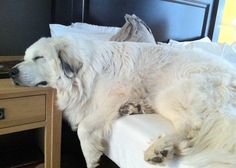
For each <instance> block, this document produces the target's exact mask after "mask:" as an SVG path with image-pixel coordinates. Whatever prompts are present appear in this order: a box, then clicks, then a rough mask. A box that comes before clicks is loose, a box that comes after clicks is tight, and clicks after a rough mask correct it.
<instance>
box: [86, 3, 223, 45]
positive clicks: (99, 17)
mask: <svg viewBox="0 0 236 168" xmlns="http://www.w3.org/2000/svg"><path fill="white" fill-rule="evenodd" d="M222 3H223V1H222V0H138V1H137V0H89V1H88V0H87V1H86V0H85V15H84V21H85V22H87V23H92V24H98V25H109V26H122V25H123V24H124V18H123V17H124V15H125V14H126V13H128V14H136V15H137V16H139V17H140V18H141V19H143V20H144V21H145V22H146V23H147V25H149V26H150V28H151V29H152V31H153V34H154V36H155V38H156V40H157V41H162V42H166V41H167V40H168V39H170V38H171V39H175V40H180V41H182V40H193V39H199V38H202V37H204V36H208V37H210V38H211V39H213V40H216V39H217V38H216V37H217V36H218V31H217V28H218V25H219V22H218V21H219V17H220V16H221V15H219V14H218V15H217V11H218V12H221V10H222V6H223V5H222ZM217 17H218V18H217Z"/></svg>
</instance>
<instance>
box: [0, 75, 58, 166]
mask: <svg viewBox="0 0 236 168" xmlns="http://www.w3.org/2000/svg"><path fill="white" fill-rule="evenodd" d="M55 94H56V92H55V90H53V89H51V88H35V87H21V86H14V85H13V84H12V82H11V80H10V79H0V135H4V134H10V133H15V132H20V131H25V130H31V129H36V128H41V130H42V141H43V143H42V146H43V152H44V167H45V168H59V167H60V149H61V112H59V111H58V110H57V109H56V106H55V102H54V101H55V99H56V98H55Z"/></svg>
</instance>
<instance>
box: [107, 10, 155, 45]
mask: <svg viewBox="0 0 236 168" xmlns="http://www.w3.org/2000/svg"><path fill="white" fill-rule="evenodd" d="M125 20H126V23H125V24H124V25H123V27H122V28H121V29H120V31H119V32H118V33H117V34H115V35H114V36H112V37H111V39H110V40H111V41H119V42H121V41H134V42H146V43H156V42H155V38H154V36H153V34H152V31H151V29H150V28H149V27H148V26H147V25H146V24H145V23H144V21H142V20H141V19H140V18H139V17H137V16H136V15H134V14H133V15H128V14H126V15H125Z"/></svg>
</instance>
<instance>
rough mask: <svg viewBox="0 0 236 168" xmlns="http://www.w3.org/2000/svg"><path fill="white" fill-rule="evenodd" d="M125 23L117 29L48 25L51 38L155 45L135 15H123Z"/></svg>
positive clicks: (148, 30) (148, 31)
mask: <svg viewBox="0 0 236 168" xmlns="http://www.w3.org/2000/svg"><path fill="white" fill-rule="evenodd" d="M125 20H126V23H125V24H124V25H123V26H122V28H119V27H107V26H98V25H92V24H88V23H79V22H77V23H72V24H71V25H69V26H65V25H60V24H50V25H49V27H50V32H51V36H52V37H55V36H71V37H73V38H84V39H90V40H104V41H108V40H110V41H119V42H121V41H133V42H147V43H156V42H155V39H154V36H153V34H152V31H151V29H150V28H149V27H148V26H147V25H146V24H145V23H144V21H142V20H141V19H140V18H139V17H137V16H136V15H128V14H126V15H125Z"/></svg>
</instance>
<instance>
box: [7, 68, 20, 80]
mask: <svg viewBox="0 0 236 168" xmlns="http://www.w3.org/2000/svg"><path fill="white" fill-rule="evenodd" d="M19 72H20V71H19V69H18V68H12V69H11V70H10V72H9V76H10V77H11V78H16V77H17V76H18V74H19Z"/></svg>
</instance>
